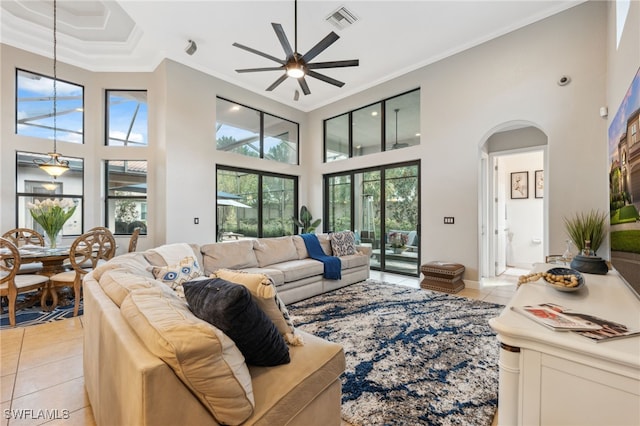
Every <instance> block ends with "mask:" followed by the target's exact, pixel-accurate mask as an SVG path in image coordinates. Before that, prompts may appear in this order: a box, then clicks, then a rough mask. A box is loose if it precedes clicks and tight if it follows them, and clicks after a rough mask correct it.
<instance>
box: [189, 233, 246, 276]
mask: <svg viewBox="0 0 640 426" xmlns="http://www.w3.org/2000/svg"><path fill="white" fill-rule="evenodd" d="M200 250H202V254H203V255H204V257H203V258H204V270H205V272H206V273H207V274H210V273H212V272H213V271H216V270H218V269H220V268H229V269H244V268H257V267H258V259H256V255H255V253H254V252H253V240H240V241H230V242H226V243H213V244H205V245H203V246H202V247H201V248H200Z"/></svg>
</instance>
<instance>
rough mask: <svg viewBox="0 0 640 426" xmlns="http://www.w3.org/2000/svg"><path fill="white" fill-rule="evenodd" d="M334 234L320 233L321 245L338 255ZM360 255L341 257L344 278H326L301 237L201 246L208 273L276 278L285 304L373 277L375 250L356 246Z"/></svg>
mask: <svg viewBox="0 0 640 426" xmlns="http://www.w3.org/2000/svg"><path fill="white" fill-rule="evenodd" d="M330 235H331V234H318V239H319V241H320V246H321V247H322V249H323V250H324V252H325V253H326V254H327V255H330V256H332V255H334V254H333V252H334V251H333V249H332V245H331V240H330ZM355 249H356V253H355V254H349V255H344V256H339V257H340V262H341V264H342V278H341V279H340V280H331V279H325V278H324V277H323V275H322V274H323V265H322V263H321V262H319V261H317V260H314V259H311V258H309V254H308V253H307V249H306V246H305V244H304V241H303V239H302V238H301V237H300V236H298V235H294V236H286V237H277V238H260V239H256V240H239V241H228V242H223V243H213V244H206V245H203V246H202V247H200V250H201V252H202V255H203V263H204V269H205V272H206V273H207V274H210V273H213V272H215V271H216V270H217V269H220V268H228V269H238V270H243V271H247V272H261V273H264V274H266V275H268V276H269V277H271V279H273V281H274V283H275V285H276V288H277V289H278V294H279V296H280V298H281V299H282V300H283V301H284V302H285V303H292V302H297V301H299V300H302V299H306V298H309V297H311V296H315V295H317V294H320V293H324V292H327V291H331V290H335V289H337V288H341V287H344V286H347V285H349V284H353V283H357V282H360V281H364V280H366V279H367V278H369V259H370V256H371V248H370V247H365V246H355Z"/></svg>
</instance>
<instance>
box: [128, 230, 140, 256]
mask: <svg viewBox="0 0 640 426" xmlns="http://www.w3.org/2000/svg"><path fill="white" fill-rule="evenodd" d="M139 236H140V228H136V229H134V230H133V233H132V234H131V239H130V240H129V253H131V252H134V251H136V248H137V247H138V237H139Z"/></svg>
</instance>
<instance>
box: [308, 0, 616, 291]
mask: <svg viewBox="0 0 640 426" xmlns="http://www.w3.org/2000/svg"><path fill="white" fill-rule="evenodd" d="M605 24H606V4H605V3H604V2H587V3H585V4H582V5H580V6H576V7H574V8H572V9H569V10H567V11H565V12H563V13H561V14H558V15H555V16H552V17H550V18H548V19H545V20H543V21H541V22H538V23H535V24H532V25H530V26H528V27H525V28H523V29H521V30H518V31H515V32H513V33H510V34H508V35H505V36H503V37H500V38H499V39H496V40H493V41H491V42H488V43H485V44H483V45H481V46H478V47H476V48H473V49H471V50H468V51H466V52H462V53H460V54H458V55H455V56H453V57H451V58H448V59H445V60H442V61H440V62H438V63H435V64H433V65H430V66H427V67H424V68H422V69H420V70H417V71H415V72H412V73H410V74H407V75H405V76H402V77H400V78H397V79H394V80H392V81H389V82H387V83H384V84H381V85H379V86H377V87H375V88H373V89H370V90H367V91H366V92H363V93H360V94H358V95H355V96H352V97H350V98H348V99H344V100H341V101H339V102H336V103H334V104H331V105H328V106H326V107H324V108H321V109H318V110H316V111H313V112H312V113H310V120H309V124H310V127H309V132H308V137H310V138H313V144H314V145H316V146H317V150H318V151H317V152H316V153H314V155H313V156H308V157H306V158H305V162H306V163H307V164H309V165H310V167H311V168H312V174H313V175H321V174H323V173H330V172H334V171H337V170H340V169H342V170H344V169H357V168H360V167H366V166H369V165H375V164H377V163H391V162H395V161H403V160H408V159H416V158H418V159H420V160H421V161H422V182H421V184H422V206H421V207H422V235H421V239H422V240H421V247H422V259H421V262H422V263H424V262H426V261H430V260H448V261H455V262H459V263H462V264H464V265H465V266H466V268H467V269H466V272H465V279H470V280H475V279H478V265H479V258H480V256H479V252H478V234H479V233H478V193H479V182H478V174H479V173H478V168H479V164H480V155H479V150H480V149H479V147H480V146H482V145H483V144H484V142H485V141H486V139H487V138H488V137H489V136H490V135H491V134H493V133H494V131H495V129H498V128H500V127H501V126H502V125H503V124H504V123H509V122H522V121H526V122H529V123H532V124H533V125H535V126H536V127H538V128H539V129H540V130H541V131H542V132H543V133H545V134H546V135H547V136H548V151H547V155H548V159H549V164H548V167H547V168H548V172H547V173H546V176H545V177H546V179H547V182H548V187H549V188H550V191H548V194H546V195H547V196H548V203H549V251H550V252H558V251H559V252H560V253H561V252H562V251H564V247H565V246H564V243H563V241H564V239H565V236H564V227H563V223H562V216H563V215H567V214H568V215H570V214H573V212H575V211H579V210H583V209H589V208H600V209H606V208H607V203H608V192H607V191H608V189H607V188H608V181H607V177H606V176H607V160H606V139H605V136H606V125H605V124H606V123H605V121H604V120H602V119H601V118H600V117H599V115H598V111H599V108H600V106H601V105H602V103H603V102H605V93H606V91H605V76H606V55H605V53H606V52H605V40H606V34H607V32H606V26H605ZM562 75H569V76H571V78H572V83H571V84H570V85H568V86H565V87H560V86H558V85H557V84H556V81H557V79H558V78H559V77H560V76H562ZM418 86H419V87H420V88H421V97H422V99H421V114H422V118H421V134H422V137H421V145H420V146H419V147H412V148H407V149H402V150H396V151H392V152H385V153H381V154H377V155H371V156H369V157H358V158H352V159H349V160H345V161H344V162H334V163H331V164H322V162H321V156H320V153H321V149H322V147H321V145H322V139H321V138H322V127H321V126H322V120H323V119H325V118H328V117H331V116H335V115H336V114H339V113H341V112H346V111H348V110H350V109H354V108H357V107H359V106H362V105H367V104H369V103H372V102H375V101H377V100H380V99H383V98H386V97H389V96H393V95H395V94H398V93H401V92H403V91H405V90H409V89H412V88H415V87H418ZM338 163H342V164H338ZM577 175H579V176H580V179H577V178H576V176H577ZM320 185H321V181H320V179H317V180H315V181H314V182H313V184H312V186H311V187H310V188H309V193H311V194H315V196H314V197H313V200H312V201H311V202H310V205H311V207H312V208H314V209H316V210H317V209H318V208H320V206H321V205H322V197H321V191H320V189H321V187H320ZM443 216H454V217H455V225H444V224H443Z"/></svg>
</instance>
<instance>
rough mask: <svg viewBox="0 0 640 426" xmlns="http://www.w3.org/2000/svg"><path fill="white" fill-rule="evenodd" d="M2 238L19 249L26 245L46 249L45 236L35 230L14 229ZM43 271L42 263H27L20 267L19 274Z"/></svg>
mask: <svg viewBox="0 0 640 426" xmlns="http://www.w3.org/2000/svg"><path fill="white" fill-rule="evenodd" d="M2 237H3V238H7V239H8V240H9V241H11V242H12V243H13V244H15V246H16V247H18V248H20V247H22V246H25V245H33V246H40V247H44V236H43V235H42V234H41V233H39V232H38V231H36V230H35V229H30V228H14V229H11V230H9V231H7V232H5V233H4V234H2ZM41 270H42V262H29V263H26V262H25V263H22V264H21V265H20V270H18V274H35V273H36V272H39V271H41Z"/></svg>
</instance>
